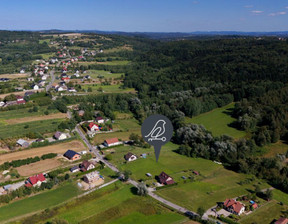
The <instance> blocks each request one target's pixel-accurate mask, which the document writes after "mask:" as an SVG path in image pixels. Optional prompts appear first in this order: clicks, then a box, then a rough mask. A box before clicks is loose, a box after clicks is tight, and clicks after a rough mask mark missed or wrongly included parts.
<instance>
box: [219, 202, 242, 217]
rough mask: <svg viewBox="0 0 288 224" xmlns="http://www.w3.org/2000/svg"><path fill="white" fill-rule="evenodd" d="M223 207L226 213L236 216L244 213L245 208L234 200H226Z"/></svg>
mask: <svg viewBox="0 0 288 224" xmlns="http://www.w3.org/2000/svg"><path fill="white" fill-rule="evenodd" d="M224 207H225V208H226V210H227V211H229V212H231V213H234V214H236V215H241V214H242V213H243V212H244V211H245V206H244V205H243V204H242V203H240V202H239V201H235V200H234V199H226V200H225V202H224Z"/></svg>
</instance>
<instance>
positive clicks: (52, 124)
mask: <svg viewBox="0 0 288 224" xmlns="http://www.w3.org/2000/svg"><path fill="white" fill-rule="evenodd" d="M63 120H64V119H51V120H41V121H32V122H26V123H20V124H13V125H3V124H1V123H0V136H1V137H2V138H3V139H5V138H11V137H22V136H24V135H25V134H28V133H30V132H39V133H42V134H43V133H48V132H54V131H57V130H58V126H59V124H60V123H61V122H62V121H63Z"/></svg>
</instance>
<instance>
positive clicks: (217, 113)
mask: <svg viewBox="0 0 288 224" xmlns="http://www.w3.org/2000/svg"><path fill="white" fill-rule="evenodd" d="M233 107H234V103H231V104H228V105H226V106H224V107H221V108H217V109H214V110H212V111H210V112H207V113H204V114H200V115H198V116H196V117H193V118H186V120H185V122H186V123H194V124H202V125H203V126H204V127H205V128H206V129H207V130H209V131H211V132H212V134H213V135H214V136H220V135H224V134H225V135H229V136H231V137H233V138H236V139H237V138H242V137H245V136H246V132H244V131H239V130H237V129H235V128H233V127H229V124H231V123H232V122H233V121H235V119H234V118H232V117H231V116H230V115H229V112H230V111H231V109H232V108H233Z"/></svg>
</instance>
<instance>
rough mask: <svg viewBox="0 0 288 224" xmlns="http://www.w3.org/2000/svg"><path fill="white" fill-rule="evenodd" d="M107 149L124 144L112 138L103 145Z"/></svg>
mask: <svg viewBox="0 0 288 224" xmlns="http://www.w3.org/2000/svg"><path fill="white" fill-rule="evenodd" d="M103 144H104V145H105V146H106V147H111V146H116V145H121V144H123V143H122V142H119V140H118V138H110V139H106V140H105V141H104V143H103Z"/></svg>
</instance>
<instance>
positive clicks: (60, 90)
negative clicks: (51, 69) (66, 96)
mask: <svg viewBox="0 0 288 224" xmlns="http://www.w3.org/2000/svg"><path fill="white" fill-rule="evenodd" d="M66 90H68V88H67V86H59V87H58V88H57V91H58V92H63V91H66Z"/></svg>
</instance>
